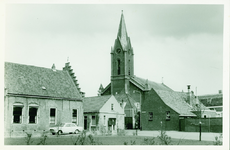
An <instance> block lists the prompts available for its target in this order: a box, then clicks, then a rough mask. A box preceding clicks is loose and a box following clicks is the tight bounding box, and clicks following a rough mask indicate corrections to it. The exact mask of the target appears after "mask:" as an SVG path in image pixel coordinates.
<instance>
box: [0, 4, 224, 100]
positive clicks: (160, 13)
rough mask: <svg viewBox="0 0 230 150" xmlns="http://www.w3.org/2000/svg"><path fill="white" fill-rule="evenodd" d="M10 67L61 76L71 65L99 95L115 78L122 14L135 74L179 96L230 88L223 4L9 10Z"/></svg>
mask: <svg viewBox="0 0 230 150" xmlns="http://www.w3.org/2000/svg"><path fill="white" fill-rule="evenodd" d="M5 10H6V20H5V23H6V24H5V27H6V28H5V53H4V54H5V58H4V59H5V61H7V62H14V63H20V64H26V65H34V66H38V67H45V68H51V67H52V65H53V64H55V66H56V68H57V69H58V70H62V68H63V67H64V66H65V63H66V62H67V61H69V62H70V65H71V66H72V69H73V71H74V72H75V75H76V77H77V80H78V83H79V86H80V88H81V91H83V92H85V93H86V96H96V95H97V91H98V89H99V86H100V84H102V85H103V86H104V87H106V86H107V85H108V84H109V83H110V76H111V56H110V52H111V47H112V46H113V45H114V42H115V39H116V37H117V32H118V27H119V22H120V17H121V11H122V10H123V14H124V18H125V23H126V29H127V32H128V36H129V37H130V39H131V44H132V47H133V50H134V74H135V75H136V76H138V77H141V78H145V79H148V80H151V81H154V82H157V83H162V82H163V83H164V84H165V85H167V86H168V87H170V88H171V89H173V90H174V91H182V90H183V91H185V92H186V91H187V85H188V84H190V85H191V90H192V91H194V92H195V94H197V95H204V94H217V93H218V91H219V90H223V25H224V24H223V15H224V7H223V5H207V4H206V5H192V4H190V5H188V4H184V5H182V4H181V5H179V4H174V5H170V4H167V5H166V4H164V5H163V4H162V5H160V4H126V5H125V4H110V5H106V4H102V5H101V4H88V5H84V4H8V5H6V7H5Z"/></svg>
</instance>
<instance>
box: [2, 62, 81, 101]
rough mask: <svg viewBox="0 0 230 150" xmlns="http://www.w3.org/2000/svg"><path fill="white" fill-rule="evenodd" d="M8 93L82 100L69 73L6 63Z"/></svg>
mask: <svg viewBox="0 0 230 150" xmlns="http://www.w3.org/2000/svg"><path fill="white" fill-rule="evenodd" d="M4 79H5V88H7V93H8V94H9V93H10V94H15V95H24V96H41V97H53V98H55V97H56V98H63V99H76V100H81V99H82V96H81V94H80V93H79V91H78V89H77V87H76V86H75V85H74V83H73V81H72V79H71V77H70V76H69V74H68V72H67V71H62V70H52V69H49V68H43V67H36V66H30V65H23V64H16V63H11V62H5V77H4Z"/></svg>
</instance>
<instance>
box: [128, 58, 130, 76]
mask: <svg viewBox="0 0 230 150" xmlns="http://www.w3.org/2000/svg"><path fill="white" fill-rule="evenodd" d="M128 67H129V75H130V60H129V63H128Z"/></svg>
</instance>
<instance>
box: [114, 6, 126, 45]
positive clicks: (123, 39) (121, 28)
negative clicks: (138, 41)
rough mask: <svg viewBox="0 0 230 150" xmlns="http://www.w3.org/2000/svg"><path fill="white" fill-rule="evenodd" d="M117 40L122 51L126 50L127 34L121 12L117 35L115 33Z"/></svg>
mask: <svg viewBox="0 0 230 150" xmlns="http://www.w3.org/2000/svg"><path fill="white" fill-rule="evenodd" d="M117 38H118V39H119V40H120V43H121V45H122V47H123V49H126V48H127V46H128V34H127V30H126V26H125V18H124V15H123V10H122V12H121V20H120V25H119V29H118V33H117Z"/></svg>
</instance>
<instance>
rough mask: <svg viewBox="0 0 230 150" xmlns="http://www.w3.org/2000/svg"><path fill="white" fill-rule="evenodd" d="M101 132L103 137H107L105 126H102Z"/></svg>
mask: <svg viewBox="0 0 230 150" xmlns="http://www.w3.org/2000/svg"><path fill="white" fill-rule="evenodd" d="M99 132H100V133H101V135H105V134H106V129H105V127H104V126H103V125H100V127H99Z"/></svg>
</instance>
